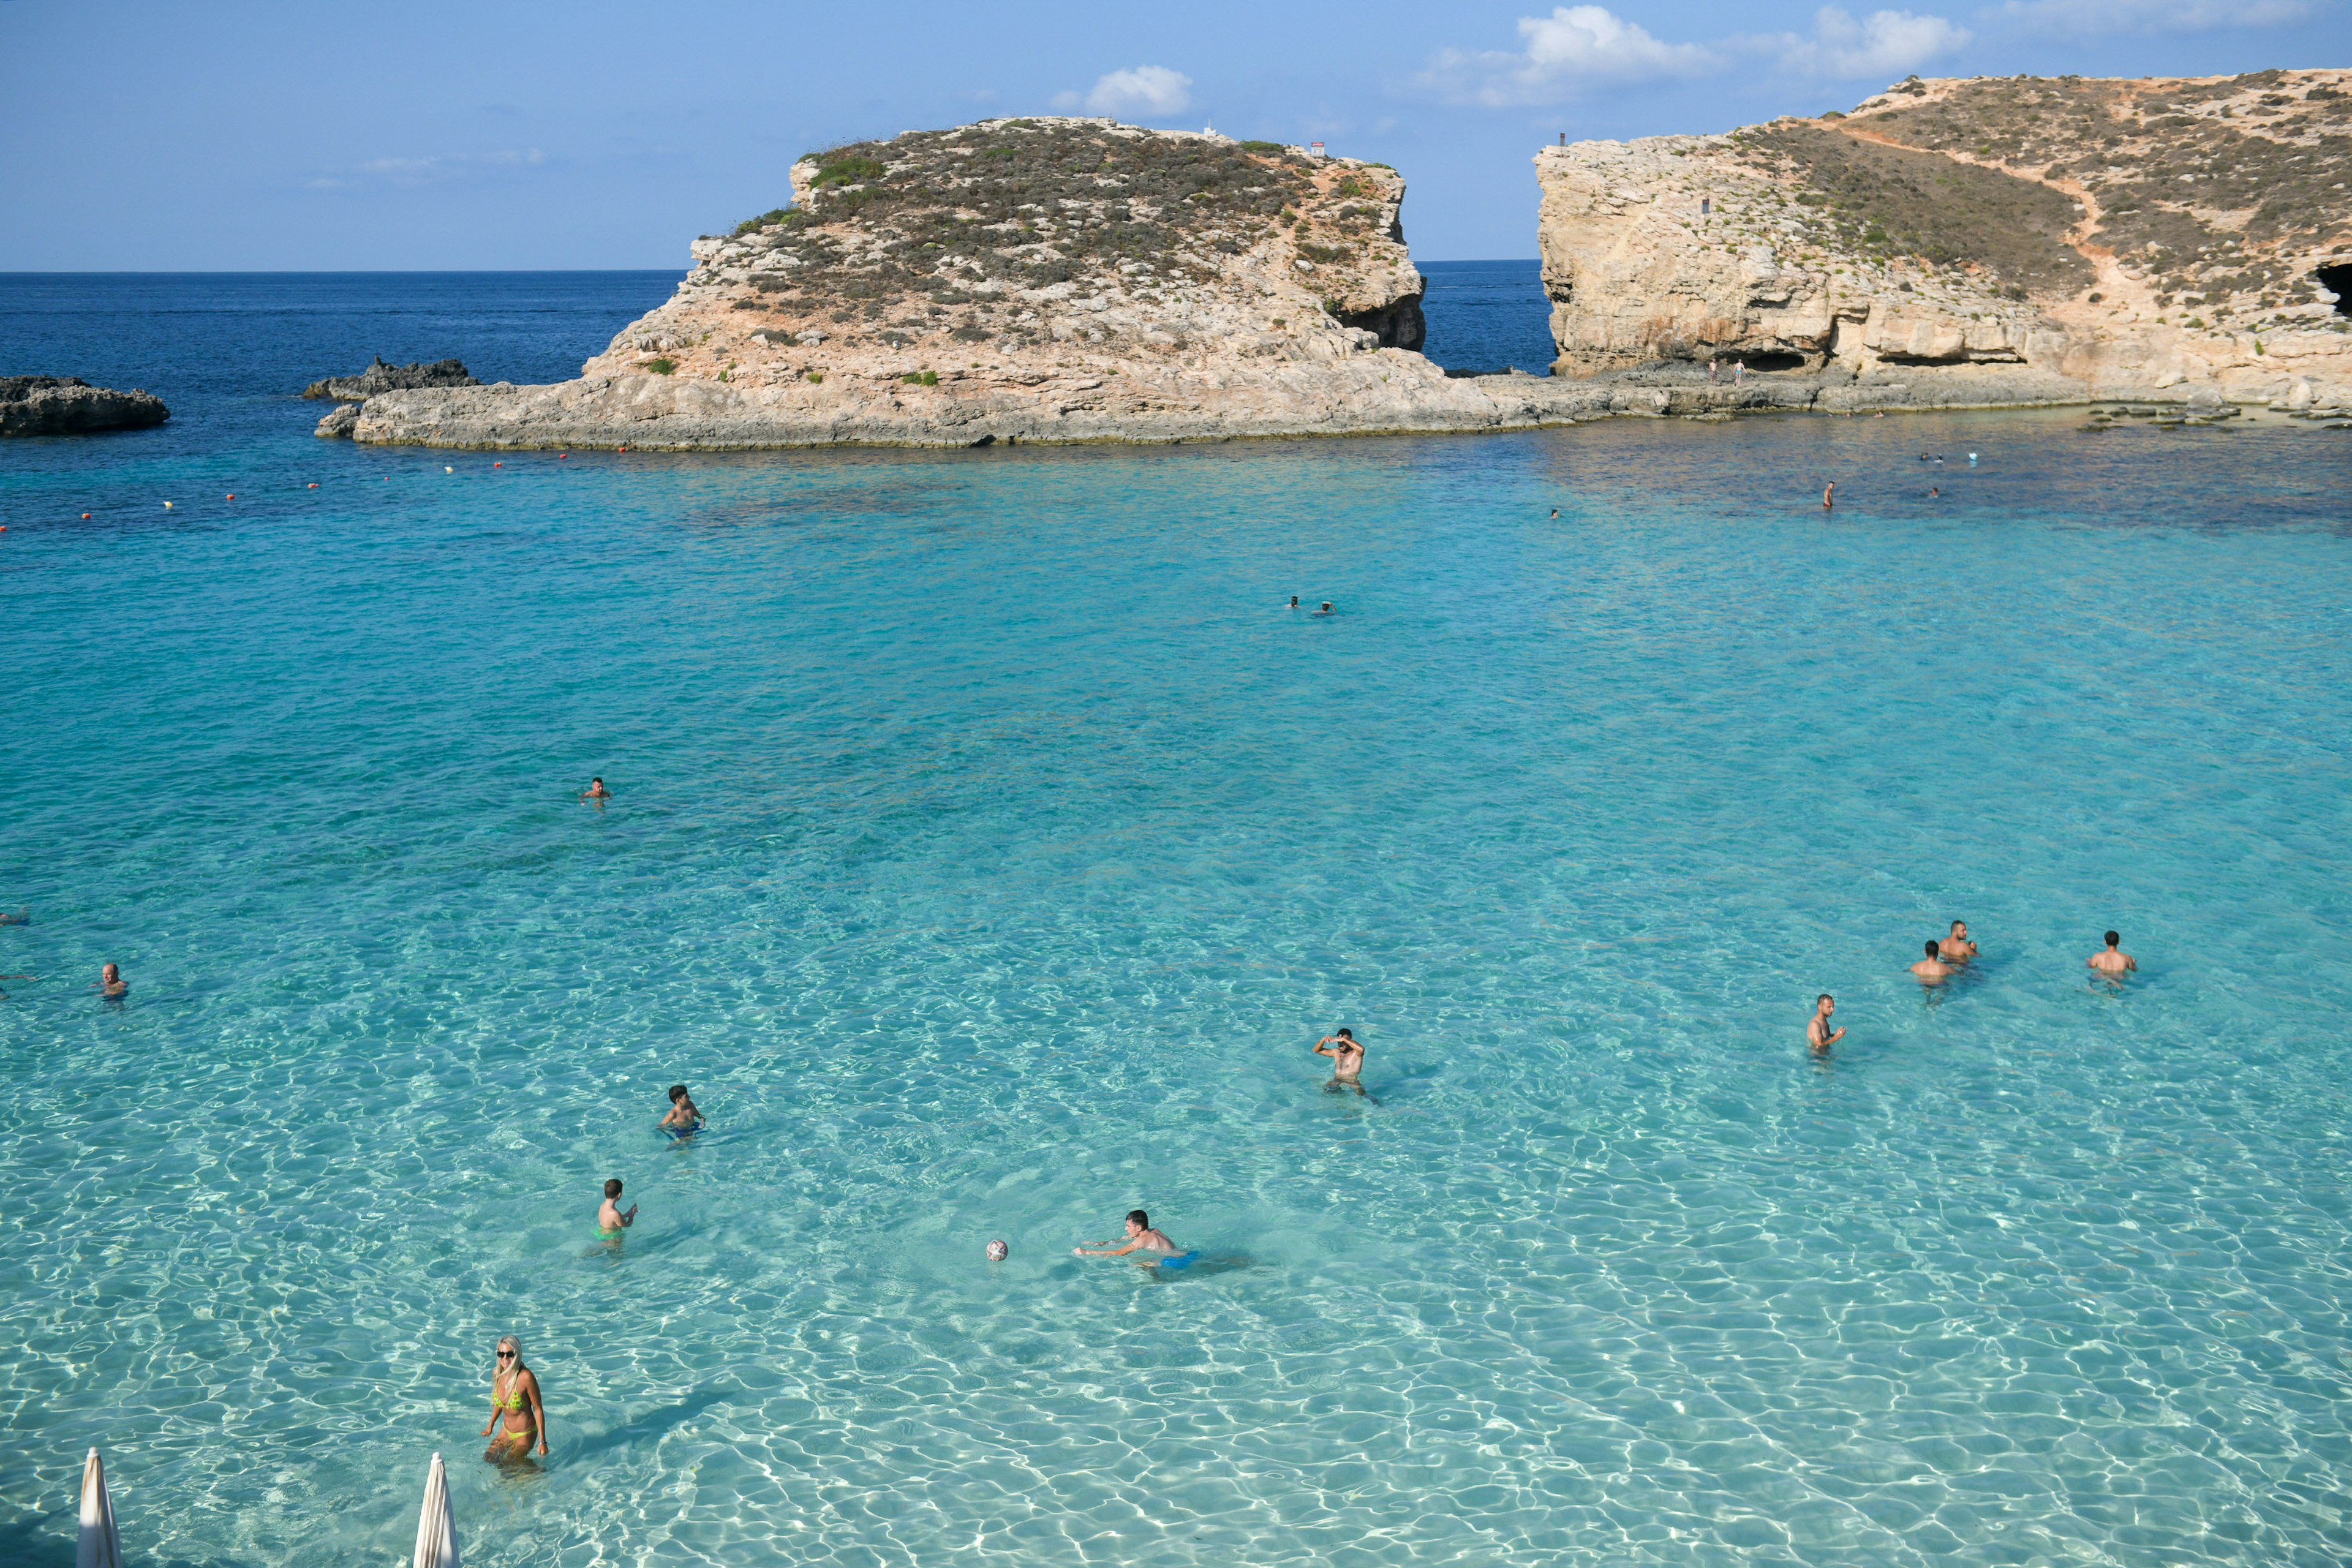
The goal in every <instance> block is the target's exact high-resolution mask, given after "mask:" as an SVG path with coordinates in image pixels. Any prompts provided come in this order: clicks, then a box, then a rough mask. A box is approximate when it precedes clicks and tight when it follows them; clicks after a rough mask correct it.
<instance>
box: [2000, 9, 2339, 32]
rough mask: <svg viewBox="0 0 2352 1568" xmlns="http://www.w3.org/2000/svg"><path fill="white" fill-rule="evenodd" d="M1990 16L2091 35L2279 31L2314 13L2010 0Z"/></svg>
mask: <svg viewBox="0 0 2352 1568" xmlns="http://www.w3.org/2000/svg"><path fill="white" fill-rule="evenodd" d="M1985 15H1986V16H1995V17H1999V18H2000V19H2001V20H2004V21H2008V22H2013V23H2016V24H2017V25H2019V26H2022V27H2025V28H2027V29H2029V30H2031V31H2034V32H2042V33H2067V34H2073V35H2075V36H2077V37H2098V36H2103V35H2107V34H2114V33H2205V32H2210V31H2212V30H2213V29H2215V28H2217V27H2275V26H2281V25H2282V24H2284V23H2287V22H2300V21H2302V20H2303V19H2304V18H2305V16H2310V15H2311V6H2310V5H2308V4H2306V3H2305V0H2009V4H2007V5H2003V6H2002V7H2001V8H2000V10H1998V11H1990V12H1987V13H1985Z"/></svg>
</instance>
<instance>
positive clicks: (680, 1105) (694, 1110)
mask: <svg viewBox="0 0 2352 1568" xmlns="http://www.w3.org/2000/svg"><path fill="white" fill-rule="evenodd" d="M661 1126H662V1131H665V1132H667V1133H668V1134H669V1135H670V1136H671V1137H672V1138H674V1139H677V1140H679V1141H680V1142H683V1141H685V1140H686V1139H688V1138H691V1137H693V1136H694V1135H695V1134H696V1133H698V1132H699V1131H702V1127H703V1121H702V1108H701V1107H700V1106H698V1105H697V1104H695V1103H694V1096H692V1095H691V1094H688V1092H687V1089H686V1085H684V1084H682V1083H674V1084H672V1085H670V1086H669V1112H668V1114H667V1115H666V1116H664V1117H663V1118H662V1119H661Z"/></svg>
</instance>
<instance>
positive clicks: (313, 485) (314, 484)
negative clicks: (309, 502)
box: [310, 479, 319, 490]
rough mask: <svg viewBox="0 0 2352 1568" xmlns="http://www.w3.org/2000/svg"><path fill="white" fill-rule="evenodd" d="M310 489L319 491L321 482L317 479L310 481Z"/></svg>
mask: <svg viewBox="0 0 2352 1568" xmlns="http://www.w3.org/2000/svg"><path fill="white" fill-rule="evenodd" d="M310 488H311V489H314V490H315V489H318V488H319V481H318V480H316V479H312V480H311V481H310Z"/></svg>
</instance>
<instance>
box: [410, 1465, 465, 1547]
mask: <svg viewBox="0 0 2352 1568" xmlns="http://www.w3.org/2000/svg"><path fill="white" fill-rule="evenodd" d="M415 1568H458V1565H457V1521H456V1520H455V1519H453V1518H451V1517H450V1515H449V1473H448V1472H447V1471H446V1470H444V1469H443V1468H441V1456H440V1455H438V1454H436V1455H434V1456H433V1468H431V1469H430V1470H427V1471H426V1472H425V1510H424V1512H422V1513H420V1514H419V1515H417V1519H416V1561H415Z"/></svg>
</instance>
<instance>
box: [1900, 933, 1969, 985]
mask: <svg viewBox="0 0 2352 1568" xmlns="http://www.w3.org/2000/svg"><path fill="white" fill-rule="evenodd" d="M1942 950H1943V944H1942V943H1941V942H1937V940H1936V939H1935V938H1934V937H1929V938H1928V939H1927V957H1925V958H1923V959H1921V960H1920V961H1919V962H1918V963H1915V964H1913V965H1912V966H1911V973H1913V974H1915V975H1916V976H1918V979H1919V984H1922V985H1941V984H1943V983H1944V982H1945V981H1947V980H1949V979H1950V978H1951V977H1952V976H1953V975H1955V974H1958V973H1959V972H1960V971H1959V967H1958V965H1957V964H1950V963H1945V962H1944V961H1943V959H1942V958H1941V957H1939V956H1938V954H1939V953H1940V952H1942Z"/></svg>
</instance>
